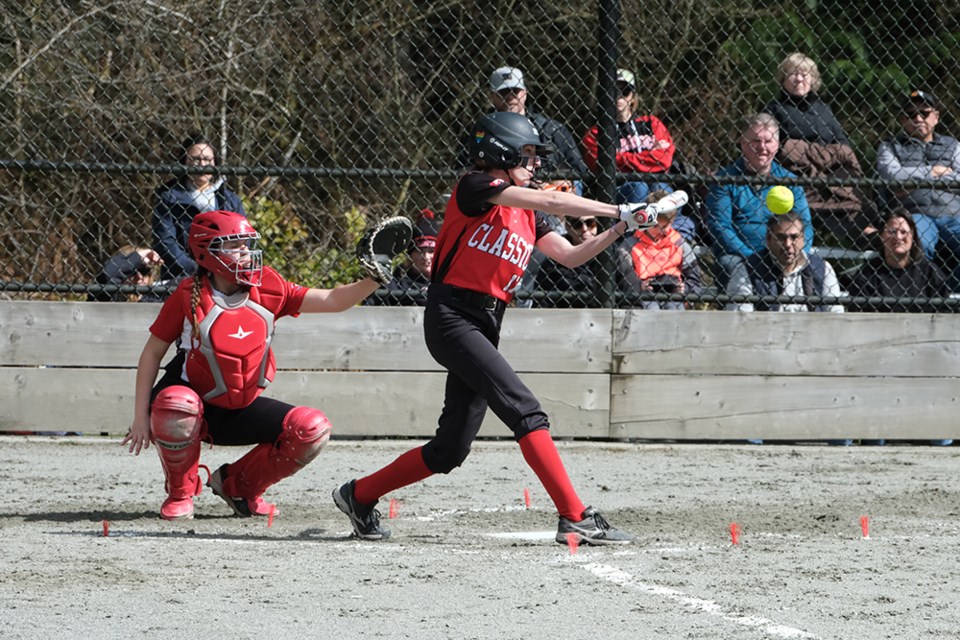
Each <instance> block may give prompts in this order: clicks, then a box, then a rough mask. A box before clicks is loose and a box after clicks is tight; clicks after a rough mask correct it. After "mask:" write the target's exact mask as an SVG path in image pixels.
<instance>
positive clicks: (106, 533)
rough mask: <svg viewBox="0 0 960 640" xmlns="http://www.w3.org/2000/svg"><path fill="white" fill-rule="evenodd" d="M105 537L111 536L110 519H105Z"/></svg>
mask: <svg viewBox="0 0 960 640" xmlns="http://www.w3.org/2000/svg"><path fill="white" fill-rule="evenodd" d="M103 537H104V538H108V537H110V522H109V521H108V520H104V521H103Z"/></svg>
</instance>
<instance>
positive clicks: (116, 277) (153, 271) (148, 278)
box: [87, 245, 163, 302]
mask: <svg viewBox="0 0 960 640" xmlns="http://www.w3.org/2000/svg"><path fill="white" fill-rule="evenodd" d="M161 264H163V260H162V259H161V258H160V254H158V253H157V252H156V251H154V250H153V249H149V248H147V247H134V246H131V245H126V246H124V247H121V248H120V250H119V251H117V253H115V254H113V255H112V256H111V257H110V259H109V260H107V262H106V263H105V264H104V265H103V269H102V270H101V271H100V273H99V274H97V284H106V285H124V284H128V285H133V286H148V285H151V284H153V283H154V282H156V280H157V272H158V271H159V267H160V265H161ZM87 301H88V302H162V301H163V300H162V299H161V298H160V297H159V296H157V295H154V294H152V293H147V294H141V293H121V292H120V291H105V290H102V289H101V290H100V291H96V292H92V293H89V294H87Z"/></svg>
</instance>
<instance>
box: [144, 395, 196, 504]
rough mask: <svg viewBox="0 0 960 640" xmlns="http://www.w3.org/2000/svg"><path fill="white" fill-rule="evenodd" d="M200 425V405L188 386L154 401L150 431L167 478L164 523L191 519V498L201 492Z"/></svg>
mask: <svg viewBox="0 0 960 640" xmlns="http://www.w3.org/2000/svg"><path fill="white" fill-rule="evenodd" d="M202 424H203V403H202V402H201V400H200V396H198V395H197V393H196V392H195V391H194V390H193V389H191V388H189V387H185V386H179V385H177V386H172V387H167V388H166V389H163V390H162V391H160V393H158V394H157V397H156V398H155V399H154V401H153V405H152V406H151V410H150V431H151V433H152V435H153V439H154V442H155V443H156V445H157V453H158V454H159V455H160V464H161V465H162V466H163V473H164V476H165V477H166V491H167V499H166V500H164V502H163V505H162V506H161V507H160V516H161V517H162V518H164V519H166V520H174V519H177V518H191V517H193V496H195V495H199V494H200V492H201V491H202V489H203V485H202V484H201V482H200V477H199V475H198V473H197V467H198V466H199V463H200V436H201V430H202V429H201V427H202Z"/></svg>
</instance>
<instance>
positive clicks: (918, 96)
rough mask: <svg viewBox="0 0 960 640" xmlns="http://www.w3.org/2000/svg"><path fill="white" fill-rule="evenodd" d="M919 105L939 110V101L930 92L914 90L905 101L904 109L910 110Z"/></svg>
mask: <svg viewBox="0 0 960 640" xmlns="http://www.w3.org/2000/svg"><path fill="white" fill-rule="evenodd" d="M917 104H925V105H927V106H928V107H931V108H933V109H936V108H937V99H936V98H935V97H934V95H933V94H932V93H930V92H929V91H920V90H919V89H914V90H913V91H911V92H910V93H908V94H907V96H906V97H905V98H904V100H903V105H902V106H903V108H904V109H908V108H910V107H912V106H914V105H917Z"/></svg>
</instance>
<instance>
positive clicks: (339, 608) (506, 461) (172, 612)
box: [0, 436, 960, 640]
mask: <svg viewBox="0 0 960 640" xmlns="http://www.w3.org/2000/svg"><path fill="white" fill-rule="evenodd" d="M409 446H411V443H409V442H395V441H389V442H384V441H360V442H356V441H353V442H345V441H334V442H333V443H331V445H330V446H329V447H328V448H327V450H325V451H324V452H323V453H322V454H321V456H320V457H319V458H318V459H317V460H316V462H315V463H314V464H312V465H311V466H310V467H308V468H307V469H305V470H304V471H303V472H301V473H300V474H299V475H297V476H294V477H293V478H290V479H288V480H286V481H284V482H283V483H281V484H280V485H278V486H277V487H274V488H273V489H271V491H270V492H269V494H268V497H271V498H273V499H276V500H277V502H278V505H279V509H280V510H281V513H279V514H278V515H277V517H276V518H275V519H274V520H273V523H272V526H270V527H268V526H267V522H266V520H265V519H256V520H243V519H238V518H234V517H231V516H230V512H229V510H228V508H227V507H226V505H224V504H223V503H222V502H220V501H219V500H218V499H217V498H216V497H215V496H213V495H212V494H211V493H210V492H209V491H206V492H205V493H204V494H203V495H202V496H200V497H199V498H198V499H197V517H196V518H195V519H194V520H192V521H188V522H177V523H171V522H164V521H162V520H160V519H159V518H158V517H157V509H158V507H159V503H160V501H161V500H162V476H161V471H160V464H159V461H158V459H157V457H156V454H155V453H154V452H153V450H150V451H148V452H146V453H147V455H145V456H143V455H142V456H140V457H139V458H134V457H133V456H130V455H128V454H126V453H125V451H124V450H122V449H121V447H120V445H119V441H118V440H115V439H106V438H82V437H79V438H45V437H26V438H25V437H9V436H8V437H0V490H2V496H3V502H2V504H0V537H2V553H0V575H2V576H3V579H2V580H0V636H2V637H3V638H81V637H82V638H125V639H126V638H133V637H143V638H163V639H165V640H176V639H180V638H197V637H205V638H337V639H340V638H347V639H352V638H417V639H434V638H436V639H441V638H442V639H446V638H496V639H498V640H500V639H504V638H508V639H509V638H518V639H519V638H523V639H532V640H537V639H541V638H542V639H545V640H546V639H549V640H555V639H556V638H603V639H605V640H606V639H618V638H631V639H632V638H698V639H700V638H706V639H713V638H725V639H726V638H731V637H736V638H740V639H752V638H823V639H828V638H829V639H835V638H843V639H846V638H871V639H876V638H896V639H897V640H904V639H906V638H948V637H953V638H955V637H960V607H957V599H958V593H960V568H958V563H957V555H958V553H960V552H958V549H960V518H958V511H960V499H958V498H960V496H958V490H957V483H956V480H957V477H958V470H960V464H958V462H960V455H958V454H960V448H957V447H950V448H931V447H923V446H914V447H906V446H903V447H893V446H888V447H883V448H879V447H869V448H868V447H852V448H836V447H826V446H822V445H806V446H799V445H798V446H792V445H765V446H759V447H758V446H738V445H699V444H686V445H666V444H619V443H617V444H609V443H606V444H600V443H580V442H563V443H560V448H561V452H562V454H563V455H564V458H565V460H566V462H567V466H568V468H569V469H570V472H571V475H572V476H573V477H574V480H575V483H576V485H577V486H578V489H579V491H580V493H581V496H582V497H583V499H584V501H585V502H587V503H588V504H593V505H595V506H597V507H598V508H600V509H602V510H603V512H604V513H605V514H606V515H607V516H608V519H609V520H610V521H611V522H613V523H614V524H615V525H617V526H618V527H621V528H624V529H628V530H630V531H632V532H633V533H635V534H636V535H637V536H638V537H639V543H638V544H636V545H633V546H630V547H625V548H617V549H609V548H607V549H593V548H583V547H581V548H580V549H578V550H577V552H576V553H575V554H571V552H570V550H569V549H568V548H566V547H564V546H561V545H557V544H556V543H554V542H553V541H552V538H553V535H554V532H555V523H556V519H555V515H554V514H553V512H552V509H551V508H550V505H549V504H548V501H547V498H546V495H545V493H544V491H543V490H542V489H541V488H540V486H539V484H537V482H536V481H535V479H534V478H533V476H532V474H531V472H530V471H529V470H528V469H527V467H526V466H525V465H524V463H523V460H522V457H521V456H520V453H519V451H518V449H517V448H516V446H515V445H513V444H512V443H508V442H481V443H478V444H477V445H476V447H475V449H474V453H473V454H472V455H471V457H470V458H469V459H468V460H467V462H466V463H465V464H464V466H463V467H462V468H460V469H458V470H457V471H455V472H454V473H453V474H451V475H449V476H438V477H434V478H431V479H429V480H427V481H426V482H424V483H421V484H419V485H416V486H413V487H408V488H406V489H404V490H402V491H400V492H398V493H397V494H396V495H395V496H392V498H394V499H395V500H397V502H396V503H395V508H396V511H397V513H396V516H397V517H395V518H393V519H390V518H389V517H388V516H389V514H388V510H389V504H388V503H387V502H386V501H384V502H383V503H381V511H382V512H383V513H384V519H385V521H386V522H387V524H388V526H390V527H391V528H392V529H393V532H394V535H393V538H392V539H391V540H389V541H386V542H360V541H355V540H351V539H349V538H348V536H347V534H348V530H349V527H348V525H347V522H346V519H345V518H344V517H343V516H342V515H341V514H340V513H339V512H338V511H336V509H335V507H334V506H333V504H332V502H331V500H330V491H331V489H332V488H333V487H334V486H336V485H337V484H339V483H340V482H342V481H344V480H347V479H349V478H351V477H354V476H356V475H358V474H360V473H361V472H364V471H369V470H372V469H374V468H375V467H378V466H379V465H381V464H382V463H384V462H386V461H388V460H390V459H392V458H393V457H395V456H396V455H398V454H399V453H401V452H402V451H404V450H405V449H406V448H408V447H409ZM239 453H240V451H238V450H236V449H228V448H216V449H213V450H205V451H204V454H203V462H204V463H205V464H208V465H209V466H211V468H216V466H217V465H219V464H221V463H223V462H227V461H230V460H232V459H233V458H235V457H236V456H237V455H238V454H239ZM525 488H529V493H530V498H531V506H530V509H527V508H525V505H524V496H523V492H524V489H525ZM862 515H865V516H867V517H868V525H869V529H868V533H869V538H867V539H864V537H863V531H862V530H861V516H862ZM104 520H106V521H108V523H109V536H108V537H104V536H103V524H102V522H103V521H104ZM732 522H736V523H738V524H739V525H740V527H741V528H742V534H741V538H740V541H739V544H737V545H733V544H732V541H731V536H730V529H729V527H730V524H731V523H732Z"/></svg>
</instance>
